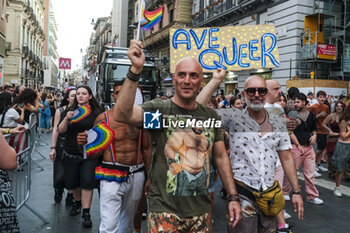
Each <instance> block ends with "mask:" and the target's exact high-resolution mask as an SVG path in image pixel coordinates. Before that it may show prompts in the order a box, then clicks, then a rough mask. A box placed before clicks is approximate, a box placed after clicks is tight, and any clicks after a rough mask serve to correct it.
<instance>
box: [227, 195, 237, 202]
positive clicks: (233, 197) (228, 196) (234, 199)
mask: <svg viewBox="0 0 350 233" xmlns="http://www.w3.org/2000/svg"><path fill="white" fill-rule="evenodd" d="M226 201H227V203H229V202H231V201H237V202H239V201H240V198H239V194H228V195H227V198H226Z"/></svg>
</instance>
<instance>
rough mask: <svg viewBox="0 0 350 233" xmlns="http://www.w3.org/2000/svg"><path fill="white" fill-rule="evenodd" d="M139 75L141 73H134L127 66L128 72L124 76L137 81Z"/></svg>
mask: <svg viewBox="0 0 350 233" xmlns="http://www.w3.org/2000/svg"><path fill="white" fill-rule="evenodd" d="M141 76H142V73H140V74H134V73H133V72H131V70H130V68H129V72H128V74H127V75H126V77H127V78H128V79H130V80H131V81H133V82H138V81H139V80H140V78H141Z"/></svg>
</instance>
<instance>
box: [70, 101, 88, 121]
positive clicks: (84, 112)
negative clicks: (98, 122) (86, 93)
mask: <svg viewBox="0 0 350 233" xmlns="http://www.w3.org/2000/svg"><path fill="white" fill-rule="evenodd" d="M90 113H91V108H90V106H89V105H88V104H86V105H84V106H82V107H80V108H78V109H76V110H74V112H73V118H72V120H71V122H70V123H77V122H79V121H81V120H82V119H84V118H86V117H88V116H89V115H90Z"/></svg>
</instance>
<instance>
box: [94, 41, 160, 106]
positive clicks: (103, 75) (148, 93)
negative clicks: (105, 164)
mask: <svg viewBox="0 0 350 233" xmlns="http://www.w3.org/2000/svg"><path fill="white" fill-rule="evenodd" d="M103 49H104V51H102V56H101V60H100V63H99V65H98V84H97V85H98V87H97V94H98V97H99V99H100V100H101V102H102V104H104V105H105V106H106V105H107V106H109V107H111V106H112V105H113V104H114V100H113V98H112V94H113V87H114V83H115V82H118V81H123V80H124V79H125V78H126V74H127V73H128V70H129V68H130V66H131V61H130V59H129V58H128V56H127V55H126V53H127V52H128V49H127V48H120V47H111V46H105V47H104V48H103ZM143 51H144V53H145V57H146V61H145V64H144V67H143V70H142V77H141V79H140V81H139V87H140V88H141V90H142V95H143V100H144V101H147V100H150V99H154V98H156V95H157V90H159V89H160V75H159V70H158V69H157V67H156V61H155V58H154V57H152V55H151V53H149V52H148V51H147V50H145V49H144V50H143Z"/></svg>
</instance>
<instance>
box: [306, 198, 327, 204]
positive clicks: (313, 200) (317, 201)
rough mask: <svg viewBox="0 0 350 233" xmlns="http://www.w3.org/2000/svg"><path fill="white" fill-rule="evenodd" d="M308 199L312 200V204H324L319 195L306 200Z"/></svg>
mask: <svg viewBox="0 0 350 233" xmlns="http://www.w3.org/2000/svg"><path fill="white" fill-rule="evenodd" d="M306 201H307V202H310V203H312V204H315V205H322V204H323V201H322V200H321V199H320V198H318V197H316V198H314V199H309V200H306Z"/></svg>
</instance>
